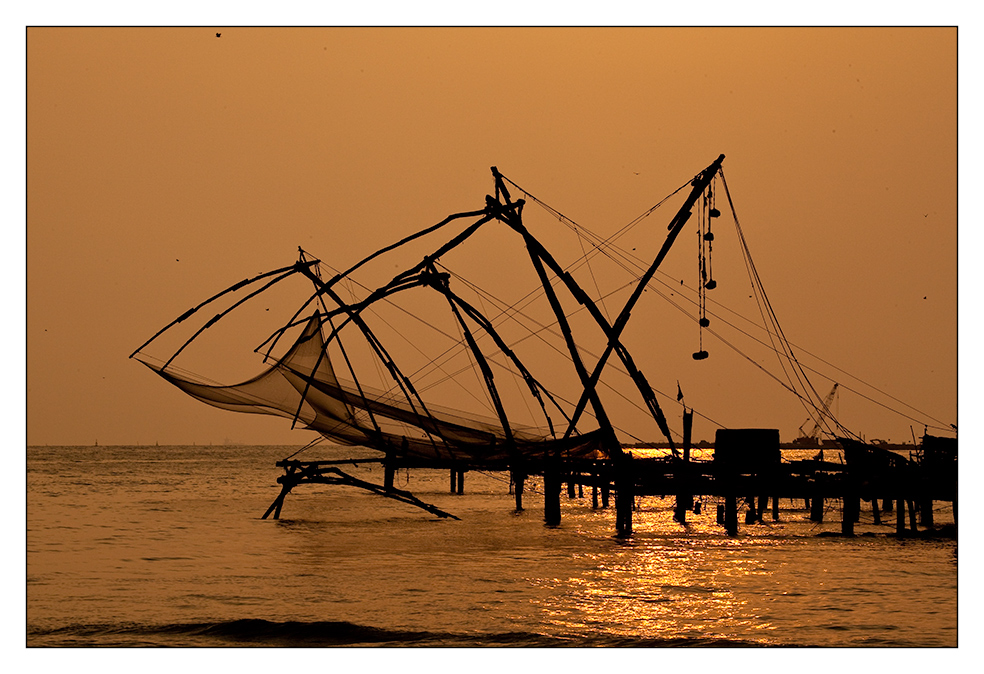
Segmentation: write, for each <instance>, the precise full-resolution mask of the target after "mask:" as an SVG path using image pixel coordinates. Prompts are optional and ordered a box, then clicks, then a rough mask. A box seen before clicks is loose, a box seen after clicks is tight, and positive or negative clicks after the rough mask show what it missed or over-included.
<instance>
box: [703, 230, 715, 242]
mask: <svg viewBox="0 0 984 674" xmlns="http://www.w3.org/2000/svg"><path fill="white" fill-rule="evenodd" d="M713 240H714V232H707V233H706V234H704V241H713Z"/></svg>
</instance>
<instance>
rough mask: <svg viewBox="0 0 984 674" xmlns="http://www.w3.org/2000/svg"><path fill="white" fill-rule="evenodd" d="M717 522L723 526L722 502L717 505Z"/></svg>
mask: <svg viewBox="0 0 984 674" xmlns="http://www.w3.org/2000/svg"><path fill="white" fill-rule="evenodd" d="M717 523H718V524H720V525H722V526H724V504H722V503H718V507H717Z"/></svg>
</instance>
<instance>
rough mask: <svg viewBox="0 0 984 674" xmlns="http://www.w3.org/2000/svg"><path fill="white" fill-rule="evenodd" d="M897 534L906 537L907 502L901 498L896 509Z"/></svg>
mask: <svg viewBox="0 0 984 674" xmlns="http://www.w3.org/2000/svg"><path fill="white" fill-rule="evenodd" d="M895 533H896V534H898V535H899V536H905V501H904V500H903V499H902V498H901V497H899V502H898V505H897V507H896V508H895Z"/></svg>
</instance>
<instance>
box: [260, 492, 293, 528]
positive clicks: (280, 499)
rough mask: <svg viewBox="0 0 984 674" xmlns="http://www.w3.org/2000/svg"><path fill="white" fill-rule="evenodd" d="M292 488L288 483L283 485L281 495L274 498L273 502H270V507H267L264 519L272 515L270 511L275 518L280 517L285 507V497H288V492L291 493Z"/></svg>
mask: <svg viewBox="0 0 984 674" xmlns="http://www.w3.org/2000/svg"><path fill="white" fill-rule="evenodd" d="M290 489H291V487H290V486H288V485H286V484H285V485H284V486H283V488H282V489H281V490H280V495H279V496H277V498H275V499H274V500H273V503H271V504H270V507H269V508H267V510H266V512H265V513H263V517H262V519H266V518H268V517H269V516H270V513H273V519H275V520H279V519H280V509H281V508H283V507H284V499H285V498H286V497H287V494H289V493H290Z"/></svg>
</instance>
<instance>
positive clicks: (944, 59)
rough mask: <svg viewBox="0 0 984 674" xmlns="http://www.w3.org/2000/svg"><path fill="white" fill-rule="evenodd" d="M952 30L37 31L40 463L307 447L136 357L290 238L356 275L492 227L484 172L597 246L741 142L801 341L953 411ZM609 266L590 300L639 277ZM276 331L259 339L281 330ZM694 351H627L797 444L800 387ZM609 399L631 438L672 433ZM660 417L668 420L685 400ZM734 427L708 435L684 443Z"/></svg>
mask: <svg viewBox="0 0 984 674" xmlns="http://www.w3.org/2000/svg"><path fill="white" fill-rule="evenodd" d="M216 32H221V34H222V37H221V38H216V36H215V33H216ZM956 35H957V33H956V30H955V29H946V28H932V29H924V28H923V29H920V28H900V29H839V28H838V29H806V28H803V29H747V28H740V29H643V28H639V29H250V28H214V29H212V28H188V29H185V28H180V29H174V28H150V29H118V28H109V29H69V28H64V29H63V28H41V29H30V30H29V31H28V39H27V66H28V67H27V85H28V88H27V104H28V105H27V122H28V127H27V153H28V163H27V177H28V202H27V203H28V208H27V216H28V220H27V245H28V248H27V289H28V296H27V301H28V305H27V307H28V313H27V345H28V352H27V367H28V370H27V375H28V382H27V384H28V389H27V393H28V395H27V402H28V417H27V440H28V443H29V444H89V443H92V442H95V441H96V440H98V441H99V443H100V444H137V443H140V444H153V443H154V442H159V443H160V444H177V443H189V444H190V443H192V442H196V443H208V442H214V443H221V442H223V441H234V442H243V443H257V444H264V443H281V442H283V443H295V444H301V443H304V442H307V441H308V440H309V439H310V438H311V434H310V433H309V432H302V431H293V432H291V431H289V430H288V429H289V426H290V424H289V422H288V421H285V420H282V419H275V418H272V417H269V418H267V417H253V416H247V415H237V414H233V413H230V412H224V411H221V410H215V409H212V408H209V407H206V406H205V405H202V404H201V403H198V402H196V401H194V400H191V399H190V398H186V397H183V394H181V393H179V392H178V391H177V390H174V389H172V388H170V387H169V386H168V385H167V384H165V383H164V382H163V381H162V380H160V379H159V378H157V377H156V376H154V375H153V374H152V373H151V372H150V371H148V370H147V369H146V368H144V367H143V366H141V365H140V364H139V363H136V362H135V361H132V360H128V359H127V356H128V355H129V354H130V352H131V351H133V349H135V348H136V347H137V346H139V345H140V344H141V343H142V342H143V341H144V340H145V339H147V338H148V337H150V335H152V334H153V333H154V332H156V331H157V330H158V329H159V328H160V327H163V326H164V325H165V324H166V323H168V322H169V321H170V320H172V319H173V318H175V317H176V316H177V315H179V314H181V313H182V312H183V311H184V310H185V309H187V308H189V307H191V306H193V305H194V304H197V303H198V302H200V301H201V300H203V299H205V298H207V297H208V296H210V295H212V294H213V293H215V292H217V291H219V290H221V289H222V288H224V287H226V286H228V285H230V284H232V283H234V282H235V281H238V280H240V279H242V278H245V277H247V276H251V275H253V274H256V273H258V272H261V271H264V270H268V269H273V268H276V267H281V266H285V265H288V264H290V263H291V262H293V260H294V259H295V256H296V250H297V247H298V246H303V247H304V248H305V249H306V250H310V251H311V252H312V253H313V254H314V255H317V256H319V257H320V258H322V259H323V260H324V261H325V262H327V263H329V264H331V265H333V266H335V267H337V268H341V267H345V266H348V265H349V264H351V263H353V262H355V261H357V260H358V259H360V258H361V257H363V256H364V255H366V254H368V253H370V252H372V251H373V250H375V249H377V248H379V247H381V246H383V245H386V244H388V243H390V242H392V241H394V240H396V239H398V238H400V237H402V236H404V235H406V234H408V233H410V232H412V231H415V230H417V229H420V228H423V227H425V226H428V225H430V224H433V223H436V222H438V221H439V220H441V219H442V218H443V217H444V216H445V215H447V214H449V213H452V212H456V211H463V210H474V209H479V208H481V207H482V206H483V205H484V195H485V194H487V193H488V192H489V191H490V190H491V189H492V180H491V176H490V173H489V167H490V166H492V165H496V166H498V168H499V169H500V170H501V171H502V172H503V173H504V174H505V175H506V176H507V177H509V178H511V179H512V180H514V181H516V182H517V183H519V184H520V185H522V186H523V187H525V188H526V189H528V190H530V191H531V192H532V193H533V194H535V195H537V196H538V197H539V198H541V199H543V200H544V201H546V202H547V203H549V204H550V205H551V206H553V207H555V208H557V209H559V210H560V211H562V212H563V213H565V214H566V215H568V216H569V217H570V218H572V219H573V220H574V221H576V222H577V223H579V224H581V225H583V226H585V227H587V228H589V229H590V230H592V231H594V232H597V233H599V234H601V235H603V236H607V235H609V234H611V233H613V232H615V231H616V230H618V229H619V228H620V227H622V226H623V225H625V224H626V223H627V222H629V221H630V220H632V219H633V218H634V217H635V216H636V215H638V214H640V213H642V212H644V211H645V210H646V209H647V208H649V207H650V206H652V205H653V204H655V203H656V202H657V201H659V200H660V199H661V198H663V197H664V196H665V195H667V194H668V193H670V192H671V191H673V190H674V189H676V188H677V187H679V186H680V185H681V184H683V183H684V182H685V181H687V180H688V179H689V178H690V177H692V176H693V175H694V174H695V173H696V172H697V171H699V170H701V169H702V168H704V167H705V166H706V165H707V164H709V163H710V162H711V161H712V160H713V159H714V158H715V157H717V156H718V154H721V153H723V154H725V155H727V159H726V160H725V163H724V171H725V175H726V176H727V179H728V185H729V188H730V189H731V192H732V195H733V197H734V198H735V202H736V203H735V205H736V209H737V211H738V216H739V218H740V220H741V224H742V228H743V231H744V233H745V236H746V238H747V240H748V243H749V245H750V247H751V250H752V254H753V256H754V259H755V263H756V266H757V268H758V271H759V273H760V275H761V277H762V279H763V281H764V283H765V286H766V290H767V292H768V293H769V297H770V299H771V301H772V304H773V307H774V309H775V310H776V312H777V314H778V316H779V319H780V321H781V322H782V326H783V329H784V330H785V334H786V336H787V337H788V338H789V339H790V340H791V341H792V342H793V343H794V344H796V345H798V346H800V347H802V348H803V349H804V350H805V351H808V352H810V353H812V354H816V356H819V357H820V358H822V359H823V360H825V361H827V362H828V363H831V364H833V365H835V366H837V367H839V368H841V369H843V370H846V371H847V372H848V373H850V374H851V375H854V376H857V377H860V378H861V379H862V380H864V381H865V382H868V383H870V384H872V385H874V386H876V387H878V388H879V389H882V390H883V391H886V392H888V393H890V394H891V395H893V396H895V397H896V398H898V399H900V400H901V401H904V402H905V403H908V404H909V405H912V406H913V407H915V408H917V409H918V410H921V411H923V412H925V413H926V414H929V415H931V416H932V417H935V418H936V419H939V420H941V421H943V422H945V423H947V424H948V423H957V418H956V403H957V390H956V378H957V347H956V336H957V273H956V261H957V222H956V221H957V210H956V208H957V199H956V196H957V195H956V189H957V114H956V113H957V107H956V105H957V52H956ZM527 215H528V218H527V224H528V225H529V226H530V227H531V229H532V230H533V231H534V232H535V233H538V234H543V236H544V242H545V243H547V245H548V246H550V245H552V244H553V243H554V240H553V239H551V238H550V237H553V236H554V235H555V234H556V236H557V240H556V245H557V246H558V249H559V250H562V251H571V250H572V249H570V248H569V246H570V241H567V242H566V243H565V242H564V241H562V240H561V239H560V236H561V234H562V232H561V233H560V234H558V233H557V232H558V228H557V227H556V220H551V219H550V218H549V217H548V216H547V215H546V214H545V213H544V212H543V211H542V210H539V209H535V208H533V207H528V208H527ZM671 215H672V211H664V210H662V209H661V210H660V211H658V212H657V214H656V215H654V216H652V217H651V218H650V219H648V220H646V221H645V223H643V224H642V225H640V227H638V228H636V230H633V235H634V236H636V237H637V238H636V240H637V242H638V246H637V247H639V251H638V252H639V253H640V254H646V253H655V250H656V249H658V246H659V243H660V242H661V241H662V238H663V237H664V236H665V232H666V227H665V225H666V223H667V222H668V221H669V218H670V216H671ZM719 231H721V234H719V238H718V240H717V241H716V242H715V245H716V248H715V255H716V256H717V257H715V261H714V264H715V276H716V277H717V280H718V283H719V286H720V290H719V291H715V292H716V293H718V292H719V293H720V294H719V295H714V296H713V299H718V300H719V301H722V302H727V301H728V300H732V301H733V302H734V305H732V304H731V303H730V302H728V306H729V307H730V308H732V309H734V310H735V311H738V312H739V313H741V314H743V315H746V316H749V317H753V316H754V315H755V308H754V305H753V304H751V303H750V300H749V301H748V302H744V303H743V300H746V299H747V295H749V294H750V291H749V290H748V281H747V279H746V278H745V275H744V266H743V265H742V263H741V261H740V259H739V258H738V257H737V251H736V247H735V246H736V241H735V237H734V234H733V230H732V232H731V233H730V234H728V233H726V232H725V228H724V227H723V226H722V229H721V230H719ZM483 237H485V238H483V239H482V241H483V242H484V243H483V245H484V246H486V248H483V255H482V256H478V257H475V258H468V257H465V258H463V264H464V265H466V269H469V270H471V271H474V273H475V274H476V275H481V274H483V273H484V274H487V275H490V276H491V277H493V278H495V277H498V278H500V280H501V279H505V280H506V281H507V285H509V283H513V284H514V285H516V286H517V288H510V289H507V292H511V291H514V290H515V291H517V292H518V286H519V285H520V284H521V281H522V280H523V279H524V277H523V276H522V274H523V273H525V272H520V271H518V268H517V270H516V271H514V270H513V269H512V267H510V265H512V264H518V263H519V262H518V261H520V260H522V257H521V256H522V250H521V249H519V248H515V249H510V247H509V246H510V245H514V244H515V242H514V241H509V240H507V239H506V238H505V237H506V235H505V234H502V233H500V232H485V233H483ZM631 245H633V246H636V245H637V244H636V243H633V244H631ZM564 246H568V248H565V247H564ZM646 246H649V248H646ZM572 252H573V251H572ZM510 256H514V257H510ZM650 259H651V257H650ZM415 261H416V260H410V262H415ZM522 261H523V262H525V260H522ZM695 268H696V256H695V246H694V245H693V238H692V231H691V229H688V230H687V231H686V232H685V234H684V235H683V236H681V239H680V241H679V242H678V244H677V246H676V247H675V248H674V250H673V251H672V252H671V254H670V256H669V257H668V258H667V261H666V264H665V270H666V272H667V274H669V275H670V276H671V277H673V278H676V279H681V278H682V279H686V280H687V282H688V283H691V282H692V281H693V279H694V276H695V273H696V272H695ZM503 270H507V271H508V273H505V274H504V273H503ZM595 271H596V272H597V273H599V274H601V275H602V278H600V279H598V281H599V286H600V287H605V286H606V285H608V286H615V285H618V284H620V283H622V282H624V279H623V278H614V277H611V278H609V276H607V275H606V273H604V272H605V270H604V269H602V268H601V267H599V268H598V269H596V270H595ZM579 278H580V280H581V281H582V284H583V285H584V286H585V287H586V288H590V287H592V285H591V283H592V281H591V278H590V276H584V277H579ZM525 289H529V287H526V288H525ZM650 295H652V293H650ZM647 297H648V295H647ZM292 309H293V307H290V308H288V309H287V314H286V316H284V320H286V318H287V317H289V315H290V312H291V310H292ZM691 313H693V312H691ZM256 336H257V337H258V339H253V338H252V336H250V338H249V340H247V342H244V343H247V344H248V345H249V346H250V348H251V347H252V346H255V345H257V344H258V343H259V341H261V340H262V339H263V337H265V336H266V333H264V334H257V335H256ZM697 339H698V335H697V327H696V325H694V324H693V323H692V322H688V321H687V320H685V317H682V316H681V315H680V312H678V311H677V310H676V309H674V308H673V307H671V306H670V305H668V304H666V303H664V302H662V301H660V300H658V299H657V298H652V301H650V302H648V303H646V304H645V308H640V310H639V312H638V315H634V316H633V320H632V321H631V322H630V332H629V333H627V336H626V340H627V342H628V343H629V346H630V349H632V351H633V354H634V355H635V357H636V360H637V361H638V362H639V364H640V366H641V367H642V369H643V371H644V372H645V373H646V375H647V377H648V379H649V381H650V383H651V384H652V385H653V386H654V388H656V389H658V390H660V391H663V392H666V393H675V390H676V382H677V380H679V381H680V383H681V386H682V388H683V390H684V391H685V392H686V395H687V403H688V404H689V405H692V406H694V407H695V408H696V409H697V411H698V413H700V414H703V415H706V417H708V418H709V419H711V420H714V421H716V422H718V423H720V424H723V425H726V426H729V427H773V428H779V429H780V432H781V434H782V437H783V439H784V440H788V439H791V438H792V437H794V436H795V435H796V432H797V428H798V427H799V425H800V424H801V423H803V421H804V420H805V419H806V414H805V412H804V411H803V409H802V407H801V406H800V405H799V404H798V403H797V402H796V401H795V400H794V399H792V398H791V396H789V395H788V394H785V393H784V392H783V391H782V390H781V388H780V387H778V386H777V385H776V384H775V382H774V381H772V380H771V379H769V378H768V377H766V376H764V375H762V373H761V371H760V370H759V369H758V368H756V367H755V366H753V365H751V364H749V363H748V361H747V360H744V359H742V358H741V357H738V356H736V355H735V354H734V353H733V352H731V351H730V350H729V349H727V348H726V347H724V346H722V345H720V343H715V341H714V338H713V337H709V336H708V335H707V334H705V335H704V347H705V348H706V349H707V350H708V351H709V352H710V353H711V357H710V358H709V359H708V360H706V361H702V362H700V363H696V362H694V361H693V360H692V359H691V353H692V352H693V351H696V350H697ZM225 353H226V354H227V355H228V350H226V351H225ZM157 355H163V356H165V357H166V356H167V355H169V354H166V353H158V354H157ZM236 355H238V354H236ZM252 355H253V354H251V353H250V351H249V348H247V349H246V350H245V352H244V353H243V354H242V358H238V357H237V358H231V357H230V358H229V360H228V362H219V361H218V360H214V361H211V362H210V363H205V364H206V365H209V364H211V365H214V366H215V368H216V369H217V370H221V371H222V372H221V373H222V378H223V379H225V380H226V383H233V380H239V379H246V378H247V377H249V376H252V375H253V374H255V373H256V372H257V371H258V370H259V368H260V364H259V361H258V359H256V358H251V356H252ZM521 355H522V354H521ZM191 358H194V356H191ZM755 359H756V360H757V361H759V362H760V363H761V365H762V366H763V367H768V368H769V369H770V370H772V371H777V370H778V367H777V365H776V361H775V359H774V358H773V359H771V360H769V359H767V358H766V357H765V356H762V357H759V356H758V355H756V357H755ZM810 362H811V364H817V363H816V361H810ZM528 365H531V367H532V365H533V364H531V363H528ZM817 369H821V371H823V372H826V373H829V374H830V376H832V377H834V378H835V380H836V381H839V382H841V383H842V385H845V386H850V387H852V388H857V389H859V390H862V391H864V392H865V393H866V394H869V395H873V394H871V393H870V391H869V390H868V389H865V388H863V387H862V386H861V385H860V384H858V383H857V382H856V381H854V380H851V379H849V378H848V377H846V376H845V375H843V374H841V373H837V372H836V371H834V370H832V369H831V368H829V367H827V366H822V367H821V366H819V365H818V367H817ZM201 373H202V374H206V375H208V374H211V373H210V372H201ZM227 375H228V376H227ZM814 384H815V386H816V388H817V390H819V391H821V392H822V393H825V392H826V391H827V390H829V388H830V385H831V384H830V380H829V379H827V378H824V377H822V376H817V377H816V378H815V379H814ZM629 393H631V392H629ZM571 395H573V394H571ZM878 399H879V400H881V401H883V402H887V403H889V404H891V405H892V406H894V407H899V405H898V404H897V403H895V402H893V401H890V400H887V399H885V398H883V397H880V396H879V397H878ZM613 407H614V408H615V410H616V413H613V416H618V415H620V414H622V412H624V416H621V417H619V418H616V419H613V420H614V421H615V422H616V426H620V424H621V423H623V422H620V421H619V419H622V418H624V419H625V421H624V428H625V429H626V430H627V431H628V432H629V433H631V434H632V435H633V436H635V437H643V438H650V439H656V438H657V437H658V431H657V430H656V428H655V425H654V424H652V422H651V421H649V422H648V425H647V422H646V419H645V418H641V417H639V416H638V415H637V414H635V413H634V412H632V410H629V409H626V410H622V409H621V408H620V407H619V406H618V404H615V403H613ZM664 409H666V411H667V416H668V417H669V419H670V423H671V425H672V426H673V427H674V428H675V429H679V426H680V421H679V417H680V410H679V407H677V406H676V405H675V404H673V403H671V402H666V403H665V404H664ZM839 412H840V416H841V418H842V421H843V422H844V423H845V424H846V425H847V426H848V427H850V428H851V429H852V430H854V431H855V432H857V433H861V434H864V435H865V436H866V437H868V438H869V439H870V438H885V439H890V440H894V441H899V442H901V441H905V440H909V438H910V430H909V426H910V424H911V425H913V426H914V427H915V431H916V434H917V435H918V434H919V433H920V432H921V430H922V426H921V424H917V423H916V422H913V421H912V420H909V419H905V418H902V417H899V416H897V415H894V414H890V413H888V412H885V411H884V410H883V409H882V408H879V407H876V406H873V405H872V404H871V403H869V402H867V401H865V400H864V399H863V398H859V397H857V396H854V395H850V394H848V393H844V394H843V395H842V396H841V398H840V402H839ZM910 413H911V412H910ZM914 416H917V417H919V418H920V419H923V418H924V417H923V416H922V415H916V414H914ZM927 421H928V420H927ZM930 423H932V422H930ZM620 427H623V426H620ZM715 427H716V426H715V425H714V424H712V423H711V422H710V421H708V420H707V419H702V418H698V421H697V423H696V428H695V437H696V438H708V439H711V438H712V437H713V433H714V428H715Z"/></svg>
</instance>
